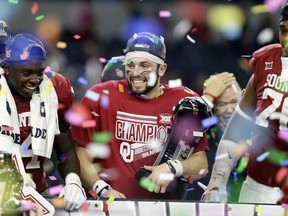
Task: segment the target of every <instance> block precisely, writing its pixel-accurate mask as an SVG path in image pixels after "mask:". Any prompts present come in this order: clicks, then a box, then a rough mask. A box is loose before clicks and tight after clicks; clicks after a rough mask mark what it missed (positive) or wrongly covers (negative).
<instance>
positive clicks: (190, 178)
mask: <svg viewBox="0 0 288 216" xmlns="http://www.w3.org/2000/svg"><path fill="white" fill-rule="evenodd" d="M193 181H194V177H193V176H189V183H190V184H192V183H193Z"/></svg>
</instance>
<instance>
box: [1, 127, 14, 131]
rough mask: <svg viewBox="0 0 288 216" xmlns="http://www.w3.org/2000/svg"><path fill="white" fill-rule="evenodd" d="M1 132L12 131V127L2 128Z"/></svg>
mask: <svg viewBox="0 0 288 216" xmlns="http://www.w3.org/2000/svg"><path fill="white" fill-rule="evenodd" d="M2 131H13V127H8V126H2Z"/></svg>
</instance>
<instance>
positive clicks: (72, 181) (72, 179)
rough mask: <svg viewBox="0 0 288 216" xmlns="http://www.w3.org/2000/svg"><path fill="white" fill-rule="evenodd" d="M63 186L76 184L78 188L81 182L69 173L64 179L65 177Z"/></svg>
mask: <svg viewBox="0 0 288 216" xmlns="http://www.w3.org/2000/svg"><path fill="white" fill-rule="evenodd" d="M65 184H67V185H68V184H77V185H79V186H81V185H82V183H81V180H80V178H79V176H78V175H77V174H76V173H72V172H71V173H69V174H68V175H67V176H66V177H65Z"/></svg>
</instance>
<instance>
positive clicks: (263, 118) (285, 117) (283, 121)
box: [256, 88, 288, 130]
mask: <svg viewBox="0 0 288 216" xmlns="http://www.w3.org/2000/svg"><path fill="white" fill-rule="evenodd" d="M268 96H269V97H270V98H272V99H273V102H272V104H271V105H270V106H268V107H267V108H266V109H264V110H263V111H262V112H261V113H260V114H259V115H258V116H256V124H257V125H259V126H262V127H268V124H269V121H268V120H269V119H270V120H276V119H278V120H279V124H280V128H279V130H284V129H287V123H288V101H287V100H288V98H287V97H286V98H285V99H284V101H283V106H282V109H281V112H275V111H276V110H277V109H278V108H279V107H280V105H281V101H282V100H283V94H282V93H279V92H277V91H275V90H273V89H270V88H266V89H265V90H264V92H263V95H262V99H267V98H268Z"/></svg>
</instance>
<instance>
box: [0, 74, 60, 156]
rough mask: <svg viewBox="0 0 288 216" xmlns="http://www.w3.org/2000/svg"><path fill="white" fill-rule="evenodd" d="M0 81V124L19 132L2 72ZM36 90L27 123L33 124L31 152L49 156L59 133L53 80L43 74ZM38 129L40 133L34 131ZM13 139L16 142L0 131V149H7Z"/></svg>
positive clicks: (12, 99) (16, 113)
mask: <svg viewBox="0 0 288 216" xmlns="http://www.w3.org/2000/svg"><path fill="white" fill-rule="evenodd" d="M0 84H1V90H0V116H1V117H0V127H3V125H6V126H9V127H10V128H13V131H9V132H13V133H14V134H19V131H20V130H19V120H18V112H17V109H16V105H15V101H14V98H13V96H12V94H11V92H10V89H9V87H8V84H7V82H6V79H5V77H4V76H3V75H1V77H0ZM39 90H40V94H39V93H36V92H35V93H34V94H33V95H32V99H31V101H30V113H31V127H33V132H32V134H33V136H31V137H32V138H31V141H32V151H33V154H35V155H39V156H43V157H47V158H50V156H51V153H52V149H53V142H54V136H55V135H57V134H59V133H60V132H59V125H58V114H57V107H58V98H57V94H56V91H55V89H54V87H53V84H52V82H51V80H50V79H49V78H48V77H47V76H44V80H43V82H42V83H41V85H40V86H39ZM7 104H8V105H9V107H10V110H11V112H10V114H9V111H8V110H9V109H7V108H6V106H7ZM40 131H41V136H39V134H40V133H38V132H40ZM45 132H46V136H45ZM43 134H44V136H43ZM14 137H15V136H14ZM13 143H14V144H19V143H18V142H17V140H15V139H13V137H12V136H7V135H3V134H1V133H0V150H1V149H2V148H3V149H2V150H6V151H7V150H8V151H9V150H10V149H11V148H10V149H7V147H8V148H9V146H11V145H12V144H13ZM3 144H4V145H3ZM2 145H3V146H4V147H5V148H6V149H4V147H2Z"/></svg>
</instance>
